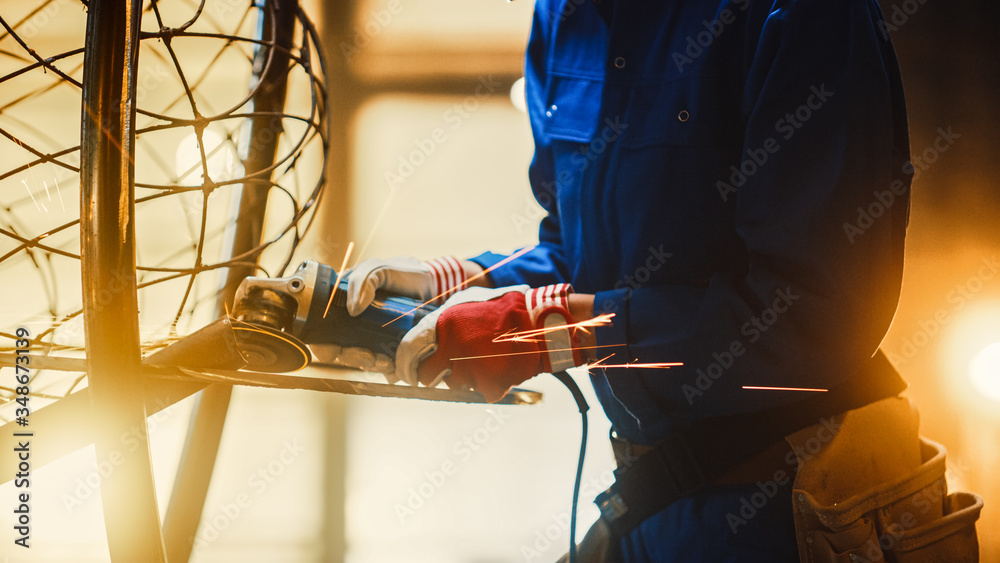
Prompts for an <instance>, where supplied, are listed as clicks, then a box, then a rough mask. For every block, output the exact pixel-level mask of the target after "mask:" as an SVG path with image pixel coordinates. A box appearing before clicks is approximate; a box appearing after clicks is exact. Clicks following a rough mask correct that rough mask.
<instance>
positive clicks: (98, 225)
mask: <svg viewBox="0 0 1000 563" xmlns="http://www.w3.org/2000/svg"><path fill="white" fill-rule="evenodd" d="M141 11H142V1H141V0H91V1H90V4H89V6H88V12H87V49H86V51H85V53H84V62H83V111H82V120H83V123H82V128H81V129H82V132H81V140H80V147H81V149H80V150H81V157H80V161H81V169H80V198H81V202H80V204H81V207H80V230H81V234H80V242H81V268H82V276H83V309H84V326H85V330H86V339H87V368H88V374H89V377H90V380H89V391H90V397H91V403H92V405H93V411H92V413H91V416H92V417H93V419H94V422H95V423H96V425H97V428H98V431H97V433H96V436H95V441H94V447H95V450H96V452H97V459H98V461H100V460H108V459H114V460H116V462H115V465H116V469H115V474H114V477H113V478H111V479H106V480H105V481H104V482H103V483H101V499H102V500H103V502H104V515H105V524H106V533H107V537H108V547H109V549H110V553H111V559H112V560H113V561H116V562H118V561H122V562H124V561H143V562H144V563H156V562H165V561H166V554H165V552H164V548H163V540H162V537H161V535H160V515H159V511H158V510H157V505H156V489H155V486H154V483H153V470H152V462H151V459H150V454H149V442H148V440H147V435H146V409H145V405H144V402H143V396H144V390H143V379H142V378H141V377H140V371H141V364H140V356H139V322H138V316H137V311H138V300H137V294H136V274H135V266H136V261H135V260H136V259H135V213H134V212H135V204H134V202H135V193H134V192H135V186H134V180H135V166H134V162H133V155H134V154H135V130H134V128H133V124H134V122H135V92H136V90H135V88H136V85H135V81H136V64H137V62H138V53H139V20H140V15H141ZM126 433H130V434H132V435H133V436H135V437H136V438H137V439H138V440H139V444H140V446H139V447H134V446H133V447H129V446H128V445H126V444H124V443H123V442H122V440H121V437H122V436H124V435H126ZM117 460H121V463H118V462H117Z"/></svg>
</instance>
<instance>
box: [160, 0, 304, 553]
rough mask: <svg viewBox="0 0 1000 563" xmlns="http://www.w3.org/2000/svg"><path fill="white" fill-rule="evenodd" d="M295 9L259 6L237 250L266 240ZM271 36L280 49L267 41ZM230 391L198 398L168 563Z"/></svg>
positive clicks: (289, 1) (199, 498)
mask: <svg viewBox="0 0 1000 563" xmlns="http://www.w3.org/2000/svg"><path fill="white" fill-rule="evenodd" d="M272 8H273V9H272ZM297 10H298V0H267V1H266V2H265V4H264V9H263V10H262V12H261V19H260V23H259V26H260V27H259V29H260V36H261V39H262V40H263V41H264V42H265V44H264V45H262V46H261V47H260V48H258V50H257V53H256V55H255V59H254V67H253V83H252V84H251V85H252V86H257V85H259V86H260V87H259V88H258V89H257V92H256V95H255V96H254V97H253V102H252V103H253V111H254V112H255V113H260V114H263V115H257V116H255V117H253V118H251V120H250V133H249V138H248V139H247V141H248V146H247V153H246V157H245V159H244V162H243V165H244V170H245V172H246V176H253V175H254V174H257V176H256V177H254V178H253V179H249V180H247V182H246V183H244V185H243V188H242V191H241V194H240V203H239V210H238V214H237V216H238V217H239V219H238V220H237V222H236V228H235V232H234V234H233V244H232V255H233V256H238V255H241V254H244V253H247V252H250V251H251V250H253V249H254V248H256V247H257V246H258V245H260V243H261V240H262V235H263V225H264V214H265V211H266V206H267V196H268V193H269V191H270V187H271V184H270V180H271V174H270V173H267V172H262V171H265V170H267V169H268V168H270V167H271V166H272V164H273V163H274V159H275V155H276V154H277V150H278V138H279V136H280V133H281V131H282V122H281V118H280V117H277V116H278V115H279V114H280V113H281V112H282V111H283V109H284V106H285V93H286V88H287V73H288V63H289V56H288V54H289V51H290V50H291V48H292V47H293V46H294V35H295V23H296V12H297ZM271 42H273V44H274V46H275V47H269V46H267V44H268V43H271ZM258 259H259V256H256V255H255V256H252V257H250V258H248V259H247V261H251V260H252V261H253V262H256V261H257V260H258ZM254 270H255V268H254V267H253V266H250V265H246V266H233V267H230V268H229V270H228V272H227V275H226V285H225V287H224V289H223V290H222V292H221V293H220V295H219V301H218V304H217V313H218V314H219V315H222V314H225V312H226V306H227V305H230V304H231V303H232V301H233V297H234V296H235V295H236V289H237V288H238V287H239V285H240V282H241V281H243V279H244V278H245V277H247V276H250V275H253V274H254V273H255V271H254ZM231 397H232V386H230V385H211V386H209V387H207V388H206V389H205V390H204V391H202V392H201V393H200V394H199V396H198V399H197V403H196V405H195V408H194V414H193V418H192V421H191V424H190V426H189V428H188V435H187V438H186V441H185V444H184V451H183V454H182V455H181V461H180V464H179V467H178V472H177V479H176V481H175V483H174V489H173V492H172V493H171V496H170V504H169V506H168V508H167V516H166V520H165V524H164V536H165V538H166V545H167V553H168V556H169V559H170V561H171V563H185V562H187V561H188V560H189V558H190V556H191V550H192V548H193V545H194V537H195V534H196V533H197V531H198V525H199V523H200V521H201V516H202V511H203V509H204V505H205V498H206V496H207V495H208V486H209V484H210V482H211V478H212V473H213V470H214V468H215V460H216V457H217V455H218V451H219V444H220V442H221V440H222V430H223V428H224V425H225V422H226V413H227V411H228V409H229V401H230V399H231Z"/></svg>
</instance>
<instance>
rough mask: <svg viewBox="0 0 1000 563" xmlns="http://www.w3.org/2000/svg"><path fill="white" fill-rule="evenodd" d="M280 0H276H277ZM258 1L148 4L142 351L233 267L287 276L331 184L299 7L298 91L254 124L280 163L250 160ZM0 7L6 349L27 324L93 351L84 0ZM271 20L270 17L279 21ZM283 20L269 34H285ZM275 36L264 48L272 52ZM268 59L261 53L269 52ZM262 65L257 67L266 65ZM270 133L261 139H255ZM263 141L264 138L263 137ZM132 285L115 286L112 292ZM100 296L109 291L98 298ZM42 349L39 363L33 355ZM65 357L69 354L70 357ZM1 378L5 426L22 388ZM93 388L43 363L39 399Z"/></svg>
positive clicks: (35, 377)
mask: <svg viewBox="0 0 1000 563" xmlns="http://www.w3.org/2000/svg"><path fill="white" fill-rule="evenodd" d="M270 5H271V4H270V3H268V4H267V6H270ZM263 6H264V3H263V2H259V1H257V2H254V1H248V0H201V1H200V2H199V1H195V0H151V1H150V2H147V4H146V6H145V7H144V9H143V16H142V33H141V47H140V51H139V65H138V78H137V81H136V102H137V103H136V105H137V115H136V121H135V128H136V144H135V147H136V149H135V225H136V233H135V236H136V248H137V251H136V254H137V256H136V258H137V268H136V276H137V280H138V287H139V291H138V298H139V326H140V332H141V335H142V347H143V350H144V352H148V351H149V350H152V349H155V348H158V347H162V346H164V345H166V344H168V343H170V342H171V341H173V340H175V339H177V338H178V337H180V336H182V335H185V334H188V333H190V332H193V331H195V330H197V329H198V328H200V327H201V326H204V325H205V324H207V323H208V322H209V321H211V320H212V319H214V318H215V316H216V307H217V299H218V295H219V292H220V289H221V287H222V285H223V283H224V281H225V276H226V272H227V267H228V266H233V265H243V264H253V263H254V259H255V258H257V257H259V260H257V262H258V265H257V271H258V275H266V276H275V275H282V274H284V273H285V272H286V270H287V269H288V268H289V266H290V265H291V264H292V263H293V262H292V261H293V260H294V259H296V255H295V252H296V249H297V248H298V246H299V243H300V242H301V241H302V238H303V237H304V236H305V234H306V232H307V231H308V229H309V227H310V225H311V224H312V221H313V219H314V218H315V212H316V206H317V204H318V202H319V200H320V197H321V195H322V192H323V186H324V181H325V175H324V170H325V167H326V155H327V147H328V138H329V131H328V127H329V122H328V119H327V107H326V86H325V83H324V76H325V72H324V71H325V68H324V64H323V53H322V49H321V45H320V43H319V41H318V33H317V31H316V28H315V27H314V25H313V24H312V23H311V22H310V21H309V19H308V17H307V16H306V15H305V13H304V12H303V11H302V10H301V9H300V10H299V11H298V13H297V17H296V19H297V20H298V21H297V25H296V33H295V39H294V47H293V48H292V49H291V50H290V52H288V54H289V59H290V62H289V64H288V69H287V77H288V86H287V91H288V97H287V100H286V103H285V109H284V110H283V111H282V112H281V113H272V114H267V115H266V117H267V118H268V124H269V125H268V127H267V128H266V129H265V130H264V131H263V132H259V131H258V133H256V135H257V136H258V137H257V139H259V138H260V137H259V135H261V134H263V135H268V134H270V135H276V136H278V151H277V156H276V158H275V160H274V163H273V165H272V166H270V167H268V168H266V169H264V170H260V171H258V172H255V173H252V174H249V175H248V174H247V173H245V171H244V169H243V166H242V162H243V160H244V159H245V158H246V154H247V151H248V148H249V144H250V139H248V138H247V136H248V131H249V129H250V128H249V122H250V119H251V118H253V117H254V116H255V115H256V116H258V117H259V116H261V114H260V113H259V112H257V113H255V112H254V109H253V107H252V105H253V104H252V99H253V97H254V95H255V93H256V92H257V89H259V88H261V87H263V86H265V85H262V84H254V83H252V81H253V80H252V79H253V76H254V64H255V54H256V52H257V51H258V50H259V49H260V48H261V46H268V47H269V46H272V45H273V43H266V42H264V41H262V40H260V39H258V38H259V37H262V36H266V35H262V30H261V29H260V27H261V26H262V25H263V23H262V22H263V21H264V18H263V17H262V16H263V11H264V10H265V9H270V8H266V7H263ZM17 11H18V9H17V8H7V7H4V8H3V9H2V10H0V26H2V28H3V29H2V30H0V284H2V287H3V290H2V291H0V321H2V324H0V353H8V354H9V353H11V352H13V351H14V349H15V342H16V340H15V339H16V338H17V337H16V331H17V328H20V327H24V328H27V329H28V330H29V331H30V334H31V337H30V347H31V354H32V355H33V356H59V357H73V358H82V357H83V356H84V339H83V335H84V329H83V315H82V313H83V310H82V304H81V301H82V299H81V284H80V233H79V228H80V218H79V200H80V187H79V171H80V146H79V143H80V123H81V115H80V112H81V109H80V108H81V103H80V94H81V79H82V68H83V46H82V45H83V42H84V40H83V38H84V29H85V23H86V13H85V3H84V4H81V3H79V0H47V1H46V2H44V3H43V4H41V5H40V6H36V7H29V8H22V9H20V11H21V13H14V12H17ZM271 21H274V20H273V19H272V20H271ZM274 36H275V35H274V34H273V33H272V34H271V35H270V37H274ZM277 49H280V48H274V49H267V50H265V51H264V52H265V53H272V54H273V53H274V52H275V51H276V50H277ZM271 60H272V59H271V57H270V56H268V57H260V58H258V60H257V64H258V65H264V67H265V68H266V67H267V65H269V64H271ZM260 70H261V69H260V68H259V67H258V69H257V71H258V72H257V75H260V74H262V73H261V72H260ZM255 142H259V140H255ZM265 142H267V141H265ZM248 180H253V181H254V182H255V183H256V184H257V185H260V183H261V182H264V183H265V185H267V186H268V187H269V188H268V198H267V213H266V216H265V223H264V228H263V233H262V238H261V240H262V241H263V242H262V243H261V244H260V245H259V246H258V247H256V248H255V249H253V250H252V251H249V252H245V253H242V254H241V255H238V256H232V255H231V254H232V252H231V237H232V232H233V230H234V227H235V225H236V222H237V221H238V220H239V216H238V215H237V214H236V210H237V209H238V206H237V205H236V204H237V202H238V201H239V195H240V190H241V187H242V185H243V184H244V182H246V181H248ZM120 289H121V288H115V287H108V288H105V290H106V291H107V292H109V293H108V296H109V297H110V295H111V294H112V292H114V291H117V290H120ZM100 303H101V299H100V296H98V306H100ZM39 363H41V362H36V365H37V364H39ZM64 363H65V362H64ZM11 373H12V370H11V369H10V368H3V374H4V375H3V377H0V424H3V423H5V422H7V421H10V420H11V419H12V418H13V413H14V408H13V407H15V406H16V404H14V402H13V401H14V400H15V399H16V398H17V395H16V393H15V389H14V386H15V385H16V384H15V383H14V377H13V376H12V375H11ZM85 386H86V374H85V373H83V372H82V371H70V370H67V369H59V370H48V369H32V370H31V381H30V383H29V387H30V389H31V395H32V396H33V397H35V398H36V399H38V400H36V401H33V406H32V410H36V409H37V408H40V407H41V406H43V405H44V404H46V403H48V402H52V401H54V400H57V399H59V398H61V397H65V396H67V395H69V394H71V393H73V392H74V391H76V390H78V389H80V388H82V387H85Z"/></svg>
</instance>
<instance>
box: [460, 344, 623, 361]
mask: <svg viewBox="0 0 1000 563" xmlns="http://www.w3.org/2000/svg"><path fill="white" fill-rule="evenodd" d="M620 346H624V344H601V345H599V346H580V347H578V348H558V349H555V350H549V352H568V351H570V350H589V349H593V348H616V347H620ZM537 353H538V351H537V350H531V351H528V352H509V353H506V354H487V355H485V356H464V357H461V358H451V361H453V362H457V361H459V360H478V359H482V358H503V357H505V356H523V355H525V354H537ZM609 357H610V356H609Z"/></svg>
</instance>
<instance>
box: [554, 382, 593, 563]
mask: <svg viewBox="0 0 1000 563" xmlns="http://www.w3.org/2000/svg"><path fill="white" fill-rule="evenodd" d="M552 375H553V376H555V378H556V379H558V380H559V381H560V382H561V383H562V384H563V385H565V386H566V388H567V389H569V391H570V393H572V394H573V398H574V399H575V400H576V406H577V408H578V409H580V416H581V418H582V422H583V426H582V432H581V435H580V458H579V459H578V460H577V462H576V481H575V483H574V484H573V508H572V512H570V516H569V563H576V507H577V503H578V502H579V500H580V482H581V481H582V480H583V460H584V458H585V457H586V455H587V411H588V410H590V405H588V404H587V400H586V399H585V398H584V397H583V392H582V391H580V386H579V385H577V384H576V381H573V378H572V377H571V376H570V375H569V374H568V373H566V372H565V371H560V372H556V373H553V374H552Z"/></svg>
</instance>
